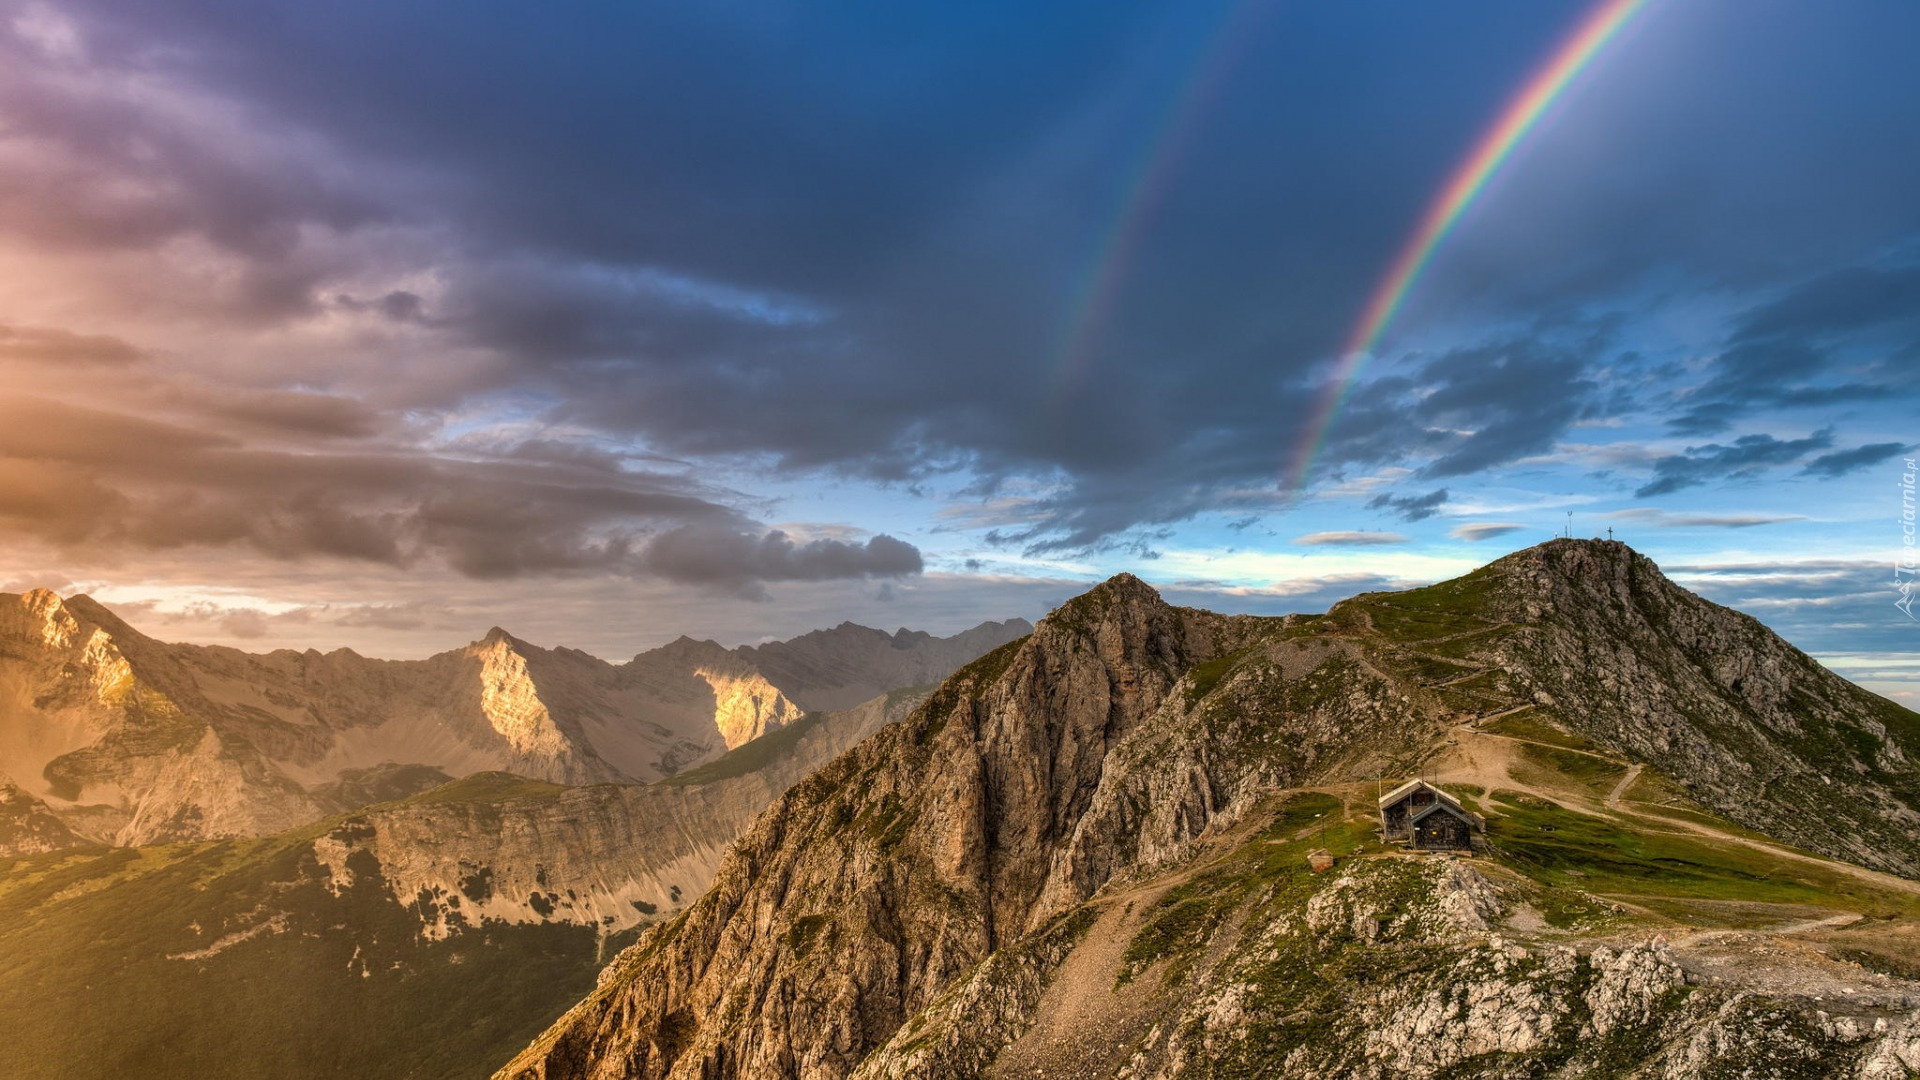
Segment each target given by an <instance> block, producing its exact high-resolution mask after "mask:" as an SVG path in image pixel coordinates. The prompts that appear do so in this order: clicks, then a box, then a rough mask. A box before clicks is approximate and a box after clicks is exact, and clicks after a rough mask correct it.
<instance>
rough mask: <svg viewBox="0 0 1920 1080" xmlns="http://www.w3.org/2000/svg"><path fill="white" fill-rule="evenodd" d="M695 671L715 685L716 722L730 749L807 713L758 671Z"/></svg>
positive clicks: (714, 713) (710, 684)
mask: <svg viewBox="0 0 1920 1080" xmlns="http://www.w3.org/2000/svg"><path fill="white" fill-rule="evenodd" d="M694 674H695V675H697V676H699V677H700V678H701V679H703V680H705V682H706V684H707V685H708V686H710V687H712V688H713V724H714V727H716V728H718V729H719V730H720V737H721V738H722V739H724V740H725V741H726V744H727V749H729V750H731V749H733V748H734V747H736V746H739V745H740V744H742V743H745V742H750V741H752V740H754V739H757V738H759V737H760V736H762V735H765V734H766V733H767V732H769V731H772V730H774V729H776V728H782V727H785V726H786V725H788V724H791V723H793V722H794V721H795V720H798V719H800V717H801V716H802V715H804V714H803V712H802V711H801V709H800V706H798V705H795V704H794V703H793V702H791V701H788V700H787V695H785V694H783V693H781V692H780V688H779V687H777V686H775V685H773V684H772V683H770V682H768V681H767V680H766V679H765V678H763V677H762V676H761V675H759V674H758V673H755V674H750V675H738V674H729V673H727V672H723V671H714V670H712V669H710V668H704V667H703V668H696V669H694Z"/></svg>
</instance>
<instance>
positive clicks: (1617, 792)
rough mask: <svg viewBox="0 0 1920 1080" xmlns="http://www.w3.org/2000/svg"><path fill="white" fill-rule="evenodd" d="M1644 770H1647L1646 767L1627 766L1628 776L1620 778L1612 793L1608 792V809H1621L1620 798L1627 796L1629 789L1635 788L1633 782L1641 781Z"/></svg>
mask: <svg viewBox="0 0 1920 1080" xmlns="http://www.w3.org/2000/svg"><path fill="white" fill-rule="evenodd" d="M1644 768H1646V766H1644V765H1629V766H1627V774H1626V775H1625V776H1622V777H1621V778H1620V782H1619V783H1617V784H1615V785H1613V790H1612V791H1609V792H1607V809H1609V810H1619V809H1620V796H1622V795H1625V794H1626V793H1627V789H1628V788H1630V787H1632V786H1633V782H1634V781H1635V780H1638V779H1640V770H1641V769H1644Z"/></svg>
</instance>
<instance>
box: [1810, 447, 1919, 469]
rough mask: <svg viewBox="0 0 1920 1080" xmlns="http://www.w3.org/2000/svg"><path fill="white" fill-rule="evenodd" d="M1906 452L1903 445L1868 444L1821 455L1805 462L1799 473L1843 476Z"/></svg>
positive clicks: (1906, 448)
mask: <svg viewBox="0 0 1920 1080" xmlns="http://www.w3.org/2000/svg"><path fill="white" fill-rule="evenodd" d="M1907 450H1908V447H1907V446H1906V445H1905V444H1904V443H1891V442H1889V443H1868V444H1867V445H1865V446H1856V447H1854V448H1853V449H1851V450H1836V451H1834V452H1833V453H1831V454H1821V455H1820V456H1819V457H1817V458H1814V459H1813V460H1812V461H1809V462H1807V467H1806V468H1804V469H1802V470H1800V471H1801V472H1802V473H1803V474H1806V475H1809V476H1826V477H1835V476H1845V475H1847V474H1848V473H1850V472H1857V471H1859V470H1861V469H1864V468H1866V467H1867V466H1869V465H1878V464H1880V463H1881V462H1883V461H1889V460H1892V459H1893V458H1896V457H1899V456H1900V455H1901V454H1904V453H1906V452H1907Z"/></svg>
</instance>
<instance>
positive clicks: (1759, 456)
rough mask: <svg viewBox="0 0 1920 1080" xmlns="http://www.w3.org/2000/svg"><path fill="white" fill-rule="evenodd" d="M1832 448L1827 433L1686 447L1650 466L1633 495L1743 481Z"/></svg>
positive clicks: (1754, 437) (1644, 496)
mask: <svg viewBox="0 0 1920 1080" xmlns="http://www.w3.org/2000/svg"><path fill="white" fill-rule="evenodd" d="M1832 445H1833V432H1832V431H1831V430H1823V431H1817V432H1815V433H1814V434H1812V435H1809V436H1807V437H1806V438H1804V439H1776V438H1774V437H1773V436H1771V435H1742V436H1741V437H1740V438H1738V439H1735V440H1734V441H1733V442H1732V443H1729V444H1722V443H1710V444H1708V445H1706V446H1689V447H1687V450H1686V452H1685V453H1684V454H1672V455H1669V456H1667V457H1663V458H1660V459H1658V460H1656V461H1655V462H1654V463H1653V479H1652V480H1650V481H1648V482H1647V483H1645V484H1643V485H1641V486H1640V487H1639V488H1638V489H1636V490H1635V491H1634V494H1635V495H1636V496H1638V497H1640V498H1642V499H1647V498H1652V497H1653V496H1655V495H1670V494H1672V493H1673V492H1676V491H1680V490H1682V489H1683V488H1690V487H1698V486H1699V485H1701V484H1705V483H1709V482H1711V481H1715V480H1745V479H1750V478H1752V477H1754V476H1757V475H1759V474H1760V473H1761V472H1763V471H1765V470H1767V469H1771V468H1776V467H1779V466H1782V465H1792V464H1794V463H1796V462H1798V461H1801V460H1802V459H1804V458H1805V457H1806V456H1807V455H1808V454H1811V453H1813V452H1815V451H1818V450H1825V449H1827V448H1828V447H1830V446H1832Z"/></svg>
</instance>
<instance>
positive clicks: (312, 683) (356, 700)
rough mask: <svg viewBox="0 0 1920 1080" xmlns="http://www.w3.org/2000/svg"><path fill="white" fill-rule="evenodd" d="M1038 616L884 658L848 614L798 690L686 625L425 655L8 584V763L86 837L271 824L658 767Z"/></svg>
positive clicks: (3, 751)
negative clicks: (682, 630) (232, 629)
mask: <svg viewBox="0 0 1920 1080" xmlns="http://www.w3.org/2000/svg"><path fill="white" fill-rule="evenodd" d="M1022 625H1024V624H1022ZM1019 628H1020V627H1017V626H1015V625H1014V624H989V626H987V627H982V628H979V629H977V630H976V631H970V632H969V634H970V635H971V636H968V635H962V636H960V637H957V638H951V639H934V638H926V637H925V636H924V635H920V636H918V637H914V636H912V635H907V636H906V637H904V638H902V639H901V641H902V644H901V647H900V648H898V649H894V650H893V652H894V653H897V654H899V656H897V657H896V656H892V655H889V656H888V657H887V658H886V659H887V662H886V663H867V662H865V661H863V660H862V658H861V657H860V656H857V655H854V654H852V653H849V652H848V651H847V650H845V649H838V650H836V649H834V648H830V647H829V644H830V643H831V642H833V641H838V640H839V639H840V637H844V636H846V634H847V633H853V634H855V636H856V637H857V636H859V635H860V634H873V633H877V632H871V631H858V632H857V633H856V631H857V628H855V630H851V631H849V630H846V629H845V628H843V631H845V633H843V632H842V631H834V632H829V633H828V634H826V635H824V636H822V637H820V638H819V639H817V640H815V641H812V642H809V643H806V644H799V645H795V646H793V647H792V648H790V649H787V650H786V652H785V653H784V654H783V655H785V656H788V657H789V658H791V657H812V658H815V659H818V658H819V657H823V656H833V657H837V658H838V659H837V661H836V663H835V665H828V666H829V667H831V671H828V670H826V669H825V668H823V667H822V666H821V664H820V663H815V664H813V665H812V666H811V667H809V668H808V671H809V672H811V674H810V675H808V676H807V677H805V678H801V677H797V676H796V677H795V678H794V680H792V681H793V684H794V686H795V687H796V689H794V690H793V691H791V692H790V691H789V690H787V689H785V688H783V686H782V685H781V684H780V683H779V682H778V680H777V679H775V678H772V677H770V676H769V675H767V674H766V673H764V672H762V671H761V670H760V669H759V668H757V667H756V666H754V663H753V660H752V650H736V651H728V650H725V649H722V648H721V647H720V646H718V645H715V644H713V643H711V642H692V641H689V640H686V639H683V640H682V641H681V642H676V643H674V644H673V645H669V646H666V647H664V648H662V649H658V650H654V651H652V652H650V653H643V654H641V655H640V656H638V657H636V658H635V659H634V660H633V661H632V662H630V663H628V664H623V665H614V664H609V663H606V662H605V661H602V660H599V659H597V658H595V657H592V656H588V655H587V654H585V653H581V652H578V651H576V650H570V649H551V650H550V649H542V648H538V647H536V646H533V645H530V644H528V643H526V642H523V641H520V640H518V639H516V638H514V637H512V636H511V635H509V634H507V633H506V632H505V631H503V630H499V629H497V628H496V629H495V630H493V631H491V632H489V633H488V634H487V635H486V637H485V638H483V639H482V640H480V641H478V642H475V643H474V644H473V645H471V646H468V647H467V648H464V649H460V650H455V651H453V652H448V653H443V654H440V655H438V656H434V657H431V658H429V659H426V660H421V661H405V662H400V661H381V660H370V659H367V658H365V657H361V656H358V655H356V654H354V653H352V652H350V651H347V650H338V651H335V652H332V653H326V654H322V653H318V652H313V651H308V652H304V653H296V652H292V651H287V650H282V651H279V652H275V653H271V654H267V655H264V656H256V655H251V654H247V653H243V652H239V651H237V650H234V649H226V648H210V647H201V646H191V645H169V644H166V643H162V642H158V641H154V640H153V639H151V638H148V637H146V636H145V635H143V634H141V633H139V632H138V631H137V630H135V629H133V628H132V627H131V626H128V625H127V624H126V623H124V622H122V621H121V620H120V619H119V618H118V617H116V616H115V615H113V613H112V612H110V611H108V610H107V609H106V608H104V607H102V606H101V605H99V604H97V603H94V602H93V601H92V600H90V599H88V598H86V597H74V598H72V599H69V600H62V599H61V598H59V597H57V596H55V595H53V594H52V593H49V592H45V591H39V592H34V593H29V594H27V595H25V596H0V773H4V774H5V775H8V776H11V777H12V778H13V781H14V782H15V783H16V784H17V785H18V786H19V787H20V788H21V790H22V792H23V793H24V794H25V795H26V796H28V797H30V798H32V799H34V800H37V801H38V803H39V804H40V805H42V806H43V807H44V808H45V810H46V812H47V813H51V814H53V815H54V816H56V817H58V818H59V819H61V820H62V821H63V822H64V823H65V824H66V825H67V826H68V829H69V831H71V832H72V833H73V834H74V836H75V838H76V840H77V839H87V840H92V841H94V842H105V843H114V844H143V843H155V842H161V841H170V840H186V839H198V838H208V837H228V836H257V835H263V834H267V833H272V832H277V831H281V830H284V829H287V828H291V827H293V826H295V825H298V824H300V823H303V822H307V821H312V820H315V819H317V818H318V817H320V816H321V815H322V814H324V813H328V812H332V811H337V810H339V809H343V808H347V807H350V806H351V805H357V804H355V803H353V802H352V799H353V798H354V797H355V796H356V795H357V794H360V793H365V794H367V795H370V796H374V797H379V798H394V797H399V796H404V795H406V794H410V793H411V792H412V791H416V790H421V788H423V787H425V786H430V785H431V784H432V783H435V782H439V781H442V780H444V779H446V778H448V777H458V776H465V775H469V774H472V773H476V772H483V771H490V770H493V771H506V772H512V773H516V774H519V775H523V776H528V777H532V778H535V779H540V780H545V781H550V782H554V783H561V784H593V783H607V782H630V783H631V782H645V781H650V780H655V779H659V778H662V777H665V776H669V775H672V774H674V773H676V772H680V771H682V770H684V769H686V768H688V767H690V766H692V765H696V764H698V763H699V762H701V761H705V760H708V759H711V758H713V757H715V756H716V755H719V754H721V753H724V752H726V751H727V750H728V749H730V748H733V747H737V746H740V745H742V744H743V743H746V742H748V741H750V740H752V739H756V738H759V737H761V736H764V735H766V734H767V733H769V732H772V731H776V730H779V729H781V728H782V727H784V726H787V725H790V724H793V723H795V722H796V721H798V720H799V719H800V718H801V717H802V716H803V715H805V713H804V709H805V708H808V707H811V706H810V705H809V704H808V703H810V702H815V701H839V700H840V699H841V698H843V697H844V696H846V693H847V692H848V690H849V688H850V687H855V686H858V687H866V686H868V685H869V684H874V683H879V684H882V685H880V687H879V689H878V690H875V691H872V692H866V693H862V694H861V695H860V697H859V698H858V699H857V700H865V699H866V698H870V697H872V696H874V693H878V692H884V691H885V690H888V689H893V688H895V687H896V686H900V685H908V684H904V683H893V682H889V681H888V680H890V679H893V678H896V677H909V676H911V677H914V678H919V679H921V681H927V680H926V679H925V678H923V676H925V675H926V673H927V672H929V671H933V672H937V673H939V674H944V673H945V672H946V671H949V670H951V668H952V667H953V666H955V665H956V664H957V663H958V662H963V661H964V659H971V656H970V655H967V656H962V654H964V653H966V650H968V649H970V648H973V647H975V646H979V647H982V648H985V647H988V643H989V642H991V643H995V644H997V643H998V641H997V639H1001V638H1003V637H1004V635H1005V634H1007V633H1010V632H1012V631H1013V630H1015V629H1019ZM836 635H837V636H836ZM880 636H881V637H883V638H884V637H885V635H880ZM922 639H924V640H922ZM902 657H905V658H909V659H902ZM956 657H960V659H955V658H956ZM803 666H804V665H803ZM836 678H837V679H839V680H840V681H837V682H836V681H834V680H835V679H836ZM409 785H412V786H409ZM41 835H43V836H44V837H48V838H51V837H55V836H57V835H58V834H57V833H56V832H46V833H43V834H41Z"/></svg>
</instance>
